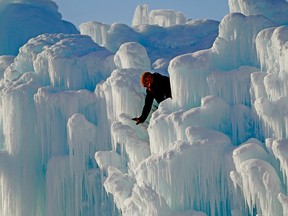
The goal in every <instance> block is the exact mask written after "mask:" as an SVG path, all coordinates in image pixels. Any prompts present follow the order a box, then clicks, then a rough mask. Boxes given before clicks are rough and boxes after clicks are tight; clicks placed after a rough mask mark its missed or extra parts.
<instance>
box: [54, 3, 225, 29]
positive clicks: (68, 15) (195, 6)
mask: <svg viewBox="0 0 288 216" xmlns="http://www.w3.org/2000/svg"><path fill="white" fill-rule="evenodd" d="M53 1H54V2H56V4H57V5H58V7H59V9H58V10H59V12H60V13H61V14H62V18H63V19H64V20H67V21H69V22H72V23H73V24H74V25H75V26H76V27H78V26H79V25H80V24H81V23H83V22H87V21H98V22H102V23H105V24H112V23H114V22H118V23H125V24H127V25H129V26H130V25H131V23H132V18H133V15H134V11H135V8H136V7H137V5H139V4H141V5H143V4H147V5H148V6H149V10H154V9H171V10H176V11H181V12H182V13H183V14H184V15H185V17H186V18H188V19H190V18H191V19H202V18H207V19H214V20H219V21H221V20H222V18H223V17H224V16H225V15H226V14H228V12H229V8H228V0H53Z"/></svg>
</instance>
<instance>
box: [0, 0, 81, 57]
mask: <svg viewBox="0 0 288 216" xmlns="http://www.w3.org/2000/svg"><path fill="white" fill-rule="evenodd" d="M57 9H58V6H57V5H56V4H55V2H53V1H51V0H42V1H35V0H25V1H24V0H9V1H8V0H4V1H1V2H0V20H1V21H0V28H1V29H5V31H4V30H3V31H1V33H0V55H17V53H18V49H19V48H20V47H21V46H23V45H24V44H25V43H27V41H28V40H29V39H30V38H32V37H36V36H37V35H39V34H41V33H61V32H62V33H68V34H73V33H74V34H77V33H78V30H77V29H76V27H75V26H74V25H73V24H72V23H70V22H67V21H64V20H62V19H61V14H60V13H59V12H58V10H57Z"/></svg>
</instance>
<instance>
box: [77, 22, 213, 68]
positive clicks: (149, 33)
mask: <svg viewBox="0 0 288 216" xmlns="http://www.w3.org/2000/svg"><path fill="white" fill-rule="evenodd" d="M182 25H184V26H182ZM182 25H178V24H177V25H173V26H170V27H161V26H159V25H140V24H139V25H134V26H133V27H129V26H127V25H124V24H120V23H113V24H112V25H111V26H107V25H105V24H102V23H99V22H86V23H82V24H81V25H80V31H81V34H85V35H89V36H91V38H92V39H93V40H94V41H95V42H96V43H98V44H99V45H101V46H104V47H106V48H107V49H108V50H110V51H111V52H117V50H118V49H119V48H120V46H121V45H122V44H123V43H127V42H138V43H140V44H141V45H143V46H144V47H145V48H146V49H147V53H148V56H149V58H150V59H151V62H152V63H153V62H155V61H156V60H158V59H161V60H165V62H166V64H167V65H168V63H169V61H170V60H171V59H172V58H174V57H175V56H178V55H181V54H184V53H189V52H194V51H196V50H199V49H206V48H210V47H211V46H212V44H213V41H214V40H215V38H216V37H217V35H218V25H219V22H218V21H213V20H191V21H189V22H185V23H183V24H182ZM165 69H166V70H167V68H165Z"/></svg>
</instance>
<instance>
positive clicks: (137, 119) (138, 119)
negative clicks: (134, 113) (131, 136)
mask: <svg viewBox="0 0 288 216" xmlns="http://www.w3.org/2000/svg"><path fill="white" fill-rule="evenodd" d="M132 120H133V121H136V125H138V124H139V123H142V121H141V120H140V118H138V117H137V118H133V119H132Z"/></svg>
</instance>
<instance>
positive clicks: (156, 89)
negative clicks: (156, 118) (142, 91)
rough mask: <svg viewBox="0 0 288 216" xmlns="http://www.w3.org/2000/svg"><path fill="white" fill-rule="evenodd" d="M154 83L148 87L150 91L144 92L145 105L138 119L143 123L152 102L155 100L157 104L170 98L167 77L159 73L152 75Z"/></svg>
mask: <svg viewBox="0 0 288 216" xmlns="http://www.w3.org/2000/svg"><path fill="white" fill-rule="evenodd" d="M152 75H153V78H154V81H153V83H152V85H151V87H150V89H151V91H150V90H148V88H147V90H146V98H145V105H144V107H143V110H142V115H141V116H140V117H139V120H140V122H144V121H145V120H146V118H147V117H148V115H149V113H150V110H151V107H152V104H153V100H154V99H155V100H156V101H157V102H158V104H159V103H160V102H161V101H163V100H165V99H166V98H172V96H171V87H170V80H169V77H167V76H163V75H161V74H159V73H154V74H152Z"/></svg>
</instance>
